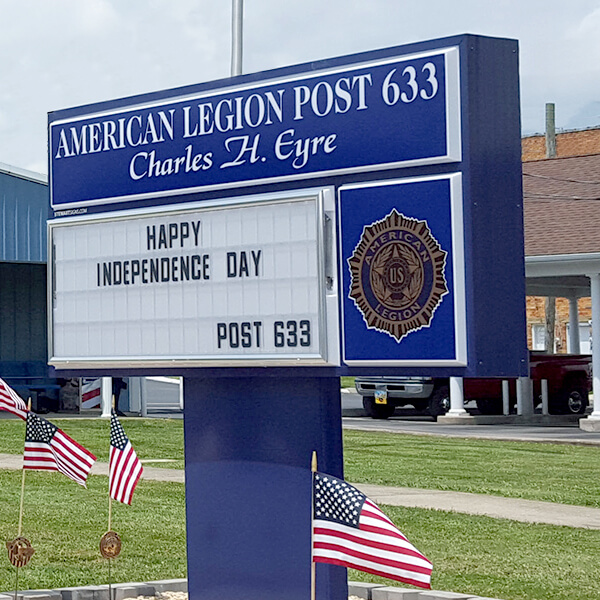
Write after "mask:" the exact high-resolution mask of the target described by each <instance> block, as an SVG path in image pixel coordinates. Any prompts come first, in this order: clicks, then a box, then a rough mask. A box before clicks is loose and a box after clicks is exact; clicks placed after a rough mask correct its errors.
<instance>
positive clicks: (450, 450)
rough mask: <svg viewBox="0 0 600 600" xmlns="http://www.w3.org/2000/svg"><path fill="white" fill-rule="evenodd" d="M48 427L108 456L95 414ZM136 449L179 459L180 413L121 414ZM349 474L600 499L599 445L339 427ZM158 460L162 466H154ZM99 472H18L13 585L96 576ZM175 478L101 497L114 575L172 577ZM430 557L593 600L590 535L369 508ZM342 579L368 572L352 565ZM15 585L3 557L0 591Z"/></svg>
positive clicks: (0, 440) (474, 573)
mask: <svg viewBox="0 0 600 600" xmlns="http://www.w3.org/2000/svg"><path fill="white" fill-rule="evenodd" d="M55 422H56V423H57V425H58V426H59V427H61V428H63V429H64V430H65V431H66V432H67V433H69V434H70V435H72V436H73V437H74V438H75V439H76V440H78V441H79V442H80V443H82V444H83V445H85V446H86V447H88V448H89V449H90V450H91V451H93V452H94V453H96V454H97V455H98V457H99V458H100V459H101V460H107V457H108V422H107V421H106V420H100V419H92V420H80V419H70V420H68V419H64V420H61V419H57V420H56V421H55ZM123 425H124V427H125V429H126V431H127V433H128V435H129V437H130V439H131V440H132V442H133V444H134V446H135V447H136V450H137V452H138V454H139V455H140V457H141V458H147V459H175V460H176V461H177V463H175V464H179V465H182V464H183V427H182V422H181V421H180V420H162V419H124V420H123ZM23 436H24V423H23V422H22V421H19V420H13V419H7V420H0V452H9V453H16V454H20V453H21V452H22V450H23ZM344 444H345V464H346V479H347V480H348V481H355V482H365V483H378V484H387V485H399V486H403V487H422V488H431V489H447V490H457V491H468V492H476V493H490V494H496V495H502V496H510V497H521V498H531V499H536V500H549V501H555V502H565V503H569V504H580V505H586V506H599V505H600V464H599V463H600V461H599V460H598V458H599V453H600V449H597V448H595V447H586V446H571V445H559V444H536V443H515V442H495V441H481V440H465V439H457V438H438V437H432V436H409V435H398V434H397V435H394V434H386V433H369V432H359V431H346V432H344ZM157 466H162V465H158V464H157ZM20 483H21V472H18V471H13V472H9V471H1V470H0V505H1V506H2V507H3V508H2V511H1V512H0V536H1V537H2V540H8V539H12V538H13V537H15V536H16V532H17V525H18V506H19V493H20ZM106 486H107V478H106V477H101V476H92V477H90V479H89V489H88V490H85V489H84V488H82V487H80V486H78V485H77V484H75V483H73V482H72V481H70V480H68V479H67V478H66V477H64V476H62V475H60V474H58V473H35V472H28V473H27V485H26V495H25V502H26V509H25V514H24V521H23V534H24V535H25V536H27V537H28V538H29V539H31V541H32V543H33V545H34V547H35V548H36V554H35V555H34V558H33V559H32V562H31V564H30V565H29V566H27V567H26V568H24V569H22V571H21V577H20V579H21V587H22V589H40V588H56V587H61V586H73V585H89V584H95V585H98V584H104V583H106V581H107V576H108V574H107V569H106V561H104V560H103V559H102V558H101V557H100V554H99V550H98V544H99V541H100V537H101V536H102V534H103V533H104V532H105V531H106V529H107V513H108V500H107V491H106ZM184 494H185V491H184V486H183V485H182V484H173V483H159V482H151V481H147V480H143V481H141V482H140V484H139V486H138V489H137V490H136V493H135V496H134V502H133V506H131V507H128V506H124V505H121V504H118V503H115V504H114V505H113V528H114V529H115V530H116V531H118V532H119V533H120V534H121V536H122V538H123V553H122V555H121V556H120V557H119V558H118V559H117V560H116V561H115V562H114V565H113V578H114V581H143V580H150V579H166V578H177V577H184V576H185V573H186V564H185V507H184ZM382 508H383V509H384V510H385V512H386V513H387V514H389V515H390V517H392V519H393V520H394V521H395V522H396V523H397V525H398V526H399V528H400V529H401V530H402V531H403V532H404V533H405V534H406V535H407V536H408V537H409V539H410V540H411V541H412V542H413V543H414V544H415V545H416V546H417V548H419V549H420V550H421V551H422V552H424V553H425V554H426V555H427V556H428V557H429V558H430V559H431V560H432V562H433V564H434V575H433V587H434V589H443V590H452V591H455V592H467V593H473V594H477V595H479V596H484V597H486V596H487V597H492V598H502V599H503V600H575V599H576V600H597V599H598V598H600V531H588V530H582V529H572V528H568V527H553V526H547V525H529V524H524V523H517V522H513V521H508V520H500V519H491V518H487V517H475V516H468V515H461V514H454V513H446V512H441V511H430V510H421V509H407V508H402V507H382ZM349 577H350V579H351V580H363V581H365V580H366V581H378V582H383V583H386V584H387V585H395V584H394V583H393V582H390V581H389V580H383V579H378V578H376V577H371V576H369V575H367V574H364V573H360V572H358V571H350V573H349ZM12 585H14V570H13V569H12V567H11V566H10V564H9V563H8V560H7V558H6V553H5V552H4V558H3V559H0V590H4V591H8V590H10V589H11V587H12Z"/></svg>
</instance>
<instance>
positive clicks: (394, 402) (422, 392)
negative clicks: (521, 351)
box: [355, 351, 592, 419]
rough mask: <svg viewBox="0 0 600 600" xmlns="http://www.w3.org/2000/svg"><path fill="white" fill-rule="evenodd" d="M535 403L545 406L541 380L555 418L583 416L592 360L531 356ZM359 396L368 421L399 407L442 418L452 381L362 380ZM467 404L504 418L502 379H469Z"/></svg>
mask: <svg viewBox="0 0 600 600" xmlns="http://www.w3.org/2000/svg"><path fill="white" fill-rule="evenodd" d="M529 367H530V377H531V379H532V383H533V397H534V402H535V403H536V404H537V403H538V401H541V396H542V380H544V379H545V380H546V381H547V382H548V408H549V412H550V413H552V414H582V413H584V412H585V409H586V408H587V406H588V403H589V392H590V389H591V382H592V357H591V356H590V355H588V354H544V353H543V352H535V351H532V352H530V358H529ZM355 386H356V391H357V392H358V393H359V394H360V395H361V396H362V399H363V406H364V408H365V411H366V412H367V415H368V416H370V417H372V418H374V419H387V418H389V417H391V416H392V415H393V414H394V411H395V409H396V407H397V406H407V405H411V406H413V407H414V408H415V409H416V410H418V411H420V412H424V413H428V414H430V415H431V416H433V417H435V418H437V417H438V416H439V415H443V414H445V413H446V412H447V411H448V410H449V408H450V388H449V382H448V378H443V377H357V378H356V380H355ZM509 395H510V399H511V406H514V404H515V403H516V380H515V379H511V380H509ZM464 397H465V401H469V400H474V401H475V402H476V403H477V408H478V409H479V411H480V412H481V413H483V414H485V415H494V414H498V415H499V414H502V379H500V378H481V379H475V378H465V379H464Z"/></svg>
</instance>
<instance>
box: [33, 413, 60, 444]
mask: <svg viewBox="0 0 600 600" xmlns="http://www.w3.org/2000/svg"><path fill="white" fill-rule="evenodd" d="M57 431H58V427H56V426H55V425H52V423H50V422H49V421H46V419H43V418H42V417H38V416H37V415H36V414H35V413H32V412H31V411H29V412H28V413H27V425H26V427H25V441H26V442H41V443H43V444H49V443H50V441H51V440H52V438H53V437H54V434H55V433H56V432H57Z"/></svg>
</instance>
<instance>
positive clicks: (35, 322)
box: [0, 262, 47, 377]
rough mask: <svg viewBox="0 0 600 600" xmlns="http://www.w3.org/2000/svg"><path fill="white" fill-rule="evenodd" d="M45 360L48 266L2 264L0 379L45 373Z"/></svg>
mask: <svg viewBox="0 0 600 600" xmlns="http://www.w3.org/2000/svg"><path fill="white" fill-rule="evenodd" d="M46 361H47V334H46V266H45V265H43V264H23V263H18V264H17V263H8V262H4V263H1V262H0V377H6V376H8V375H9V374H12V375H13V376H15V375H21V376H25V375H26V372H27V371H28V369H30V368H31V366H32V365H33V364H35V365H37V367H36V369H37V370H40V371H42V372H45V371H47V369H46V368H45V364H46ZM24 363H28V369H23V364H24ZM9 367H12V368H9ZM7 371H8V372H7ZM11 371H14V373H9V372H11Z"/></svg>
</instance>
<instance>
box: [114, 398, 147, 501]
mask: <svg viewBox="0 0 600 600" xmlns="http://www.w3.org/2000/svg"><path fill="white" fill-rule="evenodd" d="M142 472H143V468H142V463H141V462H140V460H139V459H138V457H137V454H136V453H135V450H134V449H133V446H132V445H131V442H130V441H129V438H128V437H127V436H126V435H125V431H124V430H123V427H122V426H121V423H119V419H117V415H116V413H115V411H114V410H113V411H112V414H111V417H110V461H109V466H108V487H109V493H110V497H111V498H112V499H113V500H117V501H118V502H123V504H131V498H132V496H133V492H134V490H135V486H136V485H137V483H138V481H139V480H140V477H141V476H142Z"/></svg>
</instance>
